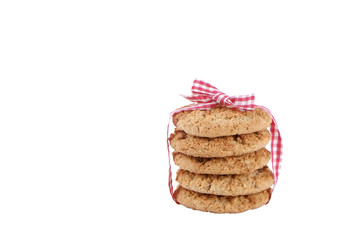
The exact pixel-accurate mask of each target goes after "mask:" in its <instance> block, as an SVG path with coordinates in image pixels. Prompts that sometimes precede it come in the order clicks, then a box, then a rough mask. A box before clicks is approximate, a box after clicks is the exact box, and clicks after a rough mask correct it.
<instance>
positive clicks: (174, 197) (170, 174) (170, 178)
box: [166, 111, 180, 204]
mask: <svg viewBox="0 0 360 240" xmlns="http://www.w3.org/2000/svg"><path fill="white" fill-rule="evenodd" d="M175 112H176V111H174V112H172V113H170V118H169V122H168V125H167V138H166V144H167V150H168V159H169V180H168V184H169V190H170V195H171V197H172V199H173V200H174V202H176V204H180V203H179V202H178V201H177V200H176V196H175V193H174V188H173V183H172V182H173V181H172V171H171V157H170V147H169V145H170V144H169V125H170V121H171V118H172V116H173V115H174V113H175Z"/></svg>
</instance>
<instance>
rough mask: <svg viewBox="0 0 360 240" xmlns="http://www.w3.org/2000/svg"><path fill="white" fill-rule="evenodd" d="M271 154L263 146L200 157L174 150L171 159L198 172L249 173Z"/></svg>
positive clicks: (182, 166)
mask: <svg viewBox="0 0 360 240" xmlns="http://www.w3.org/2000/svg"><path fill="white" fill-rule="evenodd" d="M270 157H271V154H270V152H269V151H268V150H266V149H265V148H262V149H260V150H258V151H255V152H251V153H246V154H243V155H240V156H237V157H223V158H201V157H192V156H187V155H185V154H182V153H179V152H174V153H173V159H174V162H175V164H176V165H177V166H179V167H180V168H181V169H184V170H187V171H190V172H193V173H199V174H249V173H251V172H253V171H255V170H256V169H259V168H262V167H264V166H266V165H267V164H268V162H269V160H270Z"/></svg>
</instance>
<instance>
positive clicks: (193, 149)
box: [169, 129, 271, 157]
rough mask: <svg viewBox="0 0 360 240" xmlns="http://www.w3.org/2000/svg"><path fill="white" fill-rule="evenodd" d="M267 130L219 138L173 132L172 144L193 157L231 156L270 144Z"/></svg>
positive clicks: (176, 148)
mask: <svg viewBox="0 0 360 240" xmlns="http://www.w3.org/2000/svg"><path fill="white" fill-rule="evenodd" d="M270 138H271V136H270V133H269V132H268V131H267V130H262V131H259V132H254V133H248V134H243V135H234V136H227V137H218V138H204V137H196V136H193V135H189V134H186V133H185V132H184V131H178V130H176V129H175V132H174V133H172V134H171V135H170V137H169V140H170V145H171V147H172V148H174V150H175V151H177V152H181V153H184V154H185V155H189V156H193V157H230V156H239V155H242V154H245V153H249V152H254V151H257V150H259V149H261V148H263V147H265V146H266V144H268V142H269V141H270Z"/></svg>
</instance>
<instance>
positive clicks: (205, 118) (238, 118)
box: [173, 106, 272, 138]
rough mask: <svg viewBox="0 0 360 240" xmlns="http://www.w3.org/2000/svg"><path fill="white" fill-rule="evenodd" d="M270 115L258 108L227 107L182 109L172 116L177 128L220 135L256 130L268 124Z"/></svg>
mask: <svg viewBox="0 0 360 240" xmlns="http://www.w3.org/2000/svg"><path fill="white" fill-rule="evenodd" d="M271 122H272V119H271V117H270V115H269V114H268V113H267V112H265V111H264V110H262V109H260V108H255V109H254V110H253V111H243V112H241V111H239V110H237V109H233V108H227V107H220V106H219V107H215V108H213V109H209V110H193V111H183V112H179V113H177V114H175V115H174V116H173V123H174V125H175V126H176V128H177V129H178V130H183V131H185V132H186V133H187V134H190V135H194V136H199V137H211V138H213V137H222V136H231V135H241V134H246V133H252V132H258V131H261V130H263V129H265V128H267V127H268V126H270V124H271Z"/></svg>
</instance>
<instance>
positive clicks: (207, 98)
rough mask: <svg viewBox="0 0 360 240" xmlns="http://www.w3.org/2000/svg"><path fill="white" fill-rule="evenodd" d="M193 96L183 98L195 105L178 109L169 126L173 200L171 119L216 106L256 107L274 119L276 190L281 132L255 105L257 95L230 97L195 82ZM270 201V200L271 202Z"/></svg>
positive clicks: (273, 138) (272, 135) (272, 136)
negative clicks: (176, 115) (182, 113)
mask: <svg viewBox="0 0 360 240" xmlns="http://www.w3.org/2000/svg"><path fill="white" fill-rule="evenodd" d="M191 92H192V95H191V96H183V97H185V98H186V99H188V100H190V101H192V102H194V103H195V104H193V105H189V106H187V107H183V108H180V109H176V110H175V111H173V112H171V113H170V118H169V122H168V126H167V149H168V158H169V190H170V194H171V196H172V198H173V200H174V201H175V202H176V203H177V204H179V203H178V202H177V201H176V197H175V195H174V191H173V185H172V172H171V157H170V148H169V124H170V121H171V118H172V116H173V115H174V114H176V113H179V112H182V111H191V110H208V109H211V108H214V107H216V106H219V105H222V106H226V107H229V108H235V109H238V110H239V111H245V110H254V108H255V107H257V108H261V109H263V110H264V111H266V112H267V113H268V114H269V115H270V116H271V118H272V122H271V125H270V133H271V163H272V171H273V173H274V184H273V187H272V189H273V191H274V189H275V186H276V183H277V181H278V177H279V174H280V168H281V157H282V142H281V136H280V131H279V128H278V126H277V123H276V120H275V118H274V116H273V115H272V113H271V112H270V110H269V109H267V108H266V107H263V106H259V105H255V104H254V101H255V95H254V94H251V95H240V96H228V95H226V94H225V93H223V92H221V91H220V90H219V89H217V88H216V87H214V86H212V85H210V84H209V83H206V82H204V81H201V80H194V82H193V86H192V88H191ZM269 201H270V200H269Z"/></svg>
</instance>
